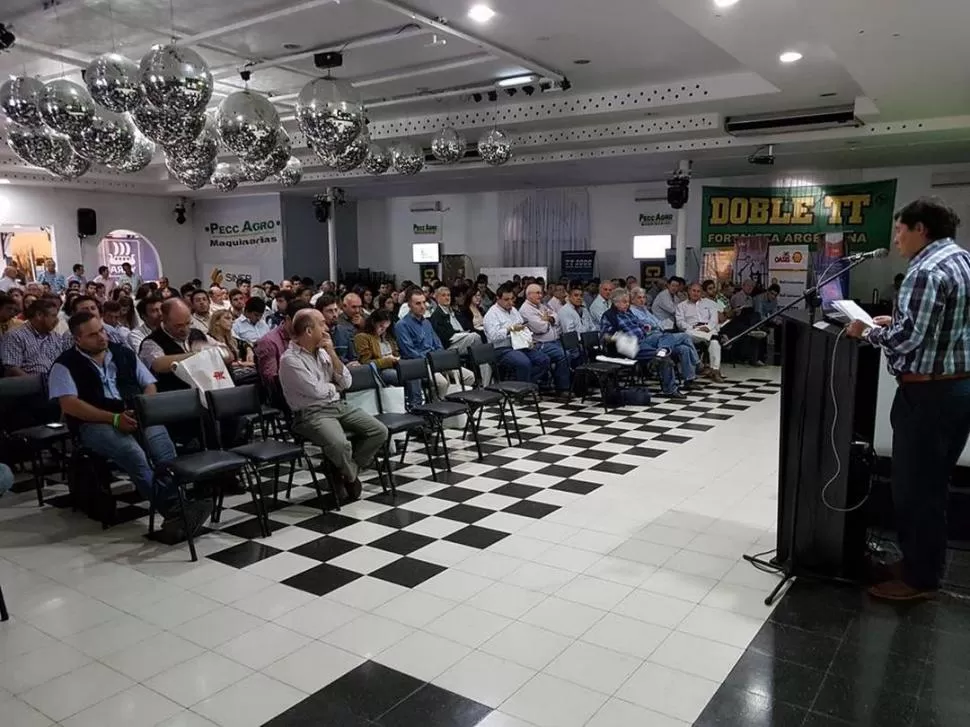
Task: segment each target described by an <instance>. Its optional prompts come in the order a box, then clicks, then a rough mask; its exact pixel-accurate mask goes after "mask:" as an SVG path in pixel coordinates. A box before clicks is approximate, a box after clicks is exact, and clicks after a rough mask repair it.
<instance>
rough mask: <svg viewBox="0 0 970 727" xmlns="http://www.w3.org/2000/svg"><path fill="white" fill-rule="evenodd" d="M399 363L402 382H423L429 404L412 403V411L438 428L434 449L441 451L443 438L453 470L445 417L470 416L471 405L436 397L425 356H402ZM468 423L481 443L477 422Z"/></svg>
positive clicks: (447, 465)
mask: <svg viewBox="0 0 970 727" xmlns="http://www.w3.org/2000/svg"><path fill="white" fill-rule="evenodd" d="M395 366H396V368H397V377H398V381H400V382H401V384H402V385H405V386H406V385H407V384H408V382H411V381H419V382H421V388H422V390H423V391H424V396H425V403H424V404H414V405H412V406H411V413H412V414H417V415H418V416H420V417H423V418H424V419H425V420H426V422H427V423H428V424H430V425H431V429H432V431H434V440H433V441H432V446H431V448H432V449H433V450H434V451H435V452H437V451H438V442H439V440H440V442H441V449H442V451H443V453H444V458H445V469H446V470H448V471H449V472H451V459H450V458H449V457H448V442H447V438H446V437H445V424H444V422H445V419H448V418H450V417H455V416H461V415H462V414H465V415H466V416H467V415H468V407H467V406H466V405H465V404H461V403H459V402H457V401H441V400H435V398H434V395H433V394H432V391H433V390H434V389H435V386H434V380H433V379H432V378H431V374H430V373H429V371H428V364H427V363H426V362H425V360H424V359H420V358H402V359H401V360H400V361H398V362H397V364H396V365H395ZM465 426H466V427H468V426H470V427H471V432H472V437H474V439H475V444H476V446H479V445H478V429H477V428H476V427H475V422H474V421H473V420H471V418H470V417H469V421H468V422H466V425H465ZM479 456H481V449H479ZM401 461H402V462H403V461H404V456H403V455H402V456H401Z"/></svg>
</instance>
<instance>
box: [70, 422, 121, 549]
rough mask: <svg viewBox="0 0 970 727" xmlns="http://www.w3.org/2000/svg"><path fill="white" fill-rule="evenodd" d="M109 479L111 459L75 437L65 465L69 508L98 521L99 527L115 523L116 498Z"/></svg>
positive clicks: (112, 476) (111, 470)
mask: <svg viewBox="0 0 970 727" xmlns="http://www.w3.org/2000/svg"><path fill="white" fill-rule="evenodd" d="M113 480H114V467H113V466H112V463H111V461H110V460H109V459H107V458H105V457H102V456H101V455H99V454H97V453H95V452H92V451H91V450H90V449H88V448H87V447H85V446H84V445H82V444H81V443H80V441H78V440H77V439H76V438H75V439H74V440H73V441H72V445H71V458H70V462H69V463H68V469H67V488H68V491H69V492H70V496H71V508H72V509H73V510H75V511H77V510H80V511H81V512H83V513H85V514H86V515H87V516H88V517H91V518H93V519H95V520H97V521H98V522H100V523H101V529H102V530H107V529H108V528H110V527H112V526H113V525H115V524H116V523H117V520H116V515H117V509H118V508H117V500H116V499H115V495H114V493H113V492H112V491H111V483H112V481H113Z"/></svg>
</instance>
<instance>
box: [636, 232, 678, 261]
mask: <svg viewBox="0 0 970 727" xmlns="http://www.w3.org/2000/svg"><path fill="white" fill-rule="evenodd" d="M672 244H673V235H635V236H634V238H633V259H634V260H658V259H659V260H662V259H663V258H664V257H665V256H666V254H667V250H668V249H669V248H670V246H671V245H672Z"/></svg>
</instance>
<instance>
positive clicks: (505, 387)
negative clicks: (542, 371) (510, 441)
mask: <svg viewBox="0 0 970 727" xmlns="http://www.w3.org/2000/svg"><path fill="white" fill-rule="evenodd" d="M468 358H469V360H470V361H471V365H472V368H473V370H474V371H475V375H476V376H478V375H479V372H480V371H481V370H482V369H481V367H482V366H484V365H486V364H487V365H488V366H489V367H490V368H491V369H492V382H491V383H490V384H489V385H488V386H486V387H485V389H486V391H497V392H499V393H500V394H501V395H502V396H504V397H505V399H506V402H507V403H508V405H509V413H510V414H511V415H512V425H513V426H514V427H515V434H516V436H517V437H518V438H519V444H521V443H522V432H521V431H520V430H519V420H518V417H516V415H515V402H516V401H521V402H530V403H532V405H533V406H535V410H536V416H537V417H538V418H539V426H540V427H541V429H542V433H543V434H545V433H546V423H545V422H544V421H543V420H542V410H541V409H540V408H539V386H538V385H537V384H533V383H532V382H531V381H503V380H502V373H501V368H502V367H501V364H499V362H498V356H497V355H496V353H495V348H494V347H493V346H492V344H490V343H476V344H475V345H474V346H472V347H471V348H470V349H468Z"/></svg>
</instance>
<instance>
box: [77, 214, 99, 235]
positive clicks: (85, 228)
mask: <svg viewBox="0 0 970 727" xmlns="http://www.w3.org/2000/svg"><path fill="white" fill-rule="evenodd" d="M97 232H98V214H97V212H95V211H94V210H93V209H91V208H89V207H78V210H77V236H78V237H91V236H92V235H94V234H97Z"/></svg>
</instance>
